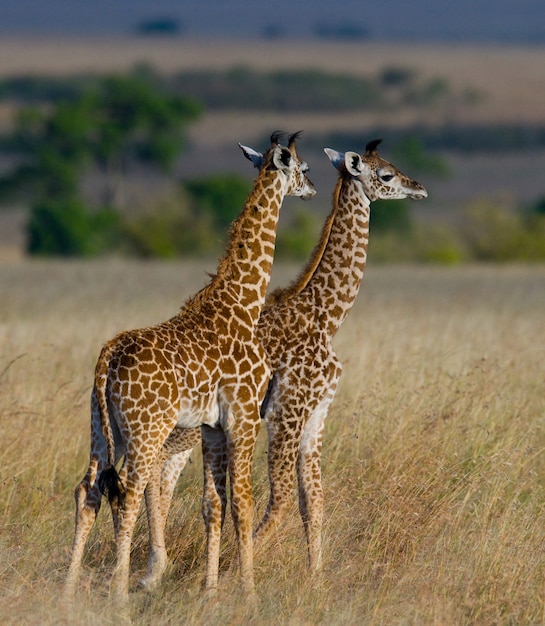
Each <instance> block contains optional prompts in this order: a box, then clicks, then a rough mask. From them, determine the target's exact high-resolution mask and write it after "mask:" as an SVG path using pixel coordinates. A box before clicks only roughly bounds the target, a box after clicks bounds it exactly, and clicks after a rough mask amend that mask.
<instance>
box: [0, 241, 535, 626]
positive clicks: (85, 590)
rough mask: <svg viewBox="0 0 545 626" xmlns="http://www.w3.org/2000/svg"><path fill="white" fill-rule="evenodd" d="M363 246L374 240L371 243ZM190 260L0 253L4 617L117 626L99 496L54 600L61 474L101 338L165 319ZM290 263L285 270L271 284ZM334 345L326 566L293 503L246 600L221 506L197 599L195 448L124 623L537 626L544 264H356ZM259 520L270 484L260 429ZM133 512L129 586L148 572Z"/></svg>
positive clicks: (262, 552) (189, 284) (63, 494)
mask: <svg viewBox="0 0 545 626" xmlns="http://www.w3.org/2000/svg"><path fill="white" fill-rule="evenodd" d="M371 260H372V250H371ZM204 269H209V270H213V269H214V263H213V262H211V263H210V264H209V267H206V268H204V267H203V264H197V263H172V264H161V263H140V264H139V263H131V262H120V261H115V262H105V261H101V262H96V263H83V262H82V263H70V264H63V263H58V262H47V263H44V262H26V263H21V264H12V265H9V264H4V265H3V266H1V272H0V293H1V298H0V420H1V421H0V427H1V442H2V443H1V445H0V458H1V462H0V479H1V483H2V497H1V498H0V515H1V517H0V519H1V523H0V572H1V573H0V622H1V623H2V624H76V625H80V624H110V623H112V624H113V623H117V622H118V619H119V616H117V615H115V614H114V613H113V612H112V610H111V607H109V605H108V602H107V590H108V576H109V573H110V571H111V567H112V564H113V559H114V549H113V532H112V526H111V520H110V518H109V512H107V506H105V507H104V509H103V511H102V512H101V515H100V516H99V519H98V521H97V524H96V525H95V528H94V530H93V532H92V533H91V536H90V540H89V543H88V551H87V556H86V559H85V570H84V574H83V579H82V581H81V587H80V594H79V600H78V602H77V603H76V604H75V605H74V606H71V607H67V606H63V605H62V603H60V601H59V595H60V593H61V591H62V584H63V580H64V577H65V575H66V569H67V562H68V556H69V548H70V543H71V540H72V532H73V515H74V503H73V496H72V493H73V488H74V487H75V485H76V484H77V482H78V481H79V480H80V479H81V477H82V475H83V473H84V471H85V468H86V464H87V454H88V436H89V411H88V399H89V393H90V387H91V383H92V375H93V367H94V362H95V359H96V357H97V355H98V352H99V349H100V346H101V344H102V343H103V342H104V341H105V340H107V339H108V338H110V337H111V336H112V335H113V334H114V333H115V332H117V331H118V330H121V329H124V328H130V327H134V326H141V325H144V324H149V323H154V322H157V321H160V320H162V319H165V318H166V317H168V316H170V315H172V314H174V313H175V312H176V310H177V308H178V306H179V305H180V304H181V303H182V302H183V301H184V300H185V298H186V297H187V296H189V295H190V294H191V293H193V292H194V291H195V290H196V289H197V288H198V287H199V286H201V285H202V284H203V283H204V281H205V280H206V277H205V275H204ZM293 272H294V268H289V267H277V268H276V271H275V282H276V283H284V282H286V280H288V277H289V276H291V275H293ZM336 345H337V348H338V353H339V355H340V357H341V359H342V361H343V362H344V373H343V378H342V382H341V386H340V389H339V392H338V396H337V398H336V400H335V403H334V405H333V407H332V410H331V413H330V416H329V418H328V423H327V428H326V433H325V445H324V451H323V470H324V472H323V473H324V488H325V495H326V507H325V520H324V543H325V546H324V548H325V554H324V557H325V558H324V561H325V566H324V571H323V573H322V575H321V576H320V578H319V579H314V580H313V579H310V578H309V577H308V576H307V571H306V552H305V541H304V536H303V531H302V527H301V523H300V520H299V517H298V513H297V508H296V503H295V497H294V505H293V509H292V511H291V512H290V514H289V516H288V518H287V519H286V522H285V524H284V526H283V527H282V529H281V530H280V531H279V532H278V533H277V535H276V536H275V538H274V539H273V540H272V541H271V542H270V543H269V544H267V545H264V546H258V547H257V548H256V559H255V561H256V583H257V591H258V595H259V605H258V608H257V612H256V613H252V612H251V611H250V609H248V608H247V607H246V604H245V602H244V598H241V597H240V595H239V594H238V593H237V576H236V567H235V566H236V550H235V541H234V536H233V531H232V525H231V521H230V519H229V517H228V519H227V522H226V526H227V538H226V540H225V542H224V547H223V552H222V571H223V573H224V575H223V577H222V580H221V587H220V591H219V595H218V602H217V603H213V604H210V603H208V604H206V603H204V602H203V599H202V593H201V587H200V584H201V580H202V576H203V572H204V529H203V523H202V519H201V516H200V492H201V491H200V490H201V474H200V472H201V467H200V461H199V452H198V451H196V452H195V453H194V455H193V463H192V464H191V465H190V466H189V467H188V468H187V470H186V471H185V472H184V474H183V476H182V479H181V480H180V484H179V487H178V490H177V495H176V498H175V502H174V505H173V509H172V511H171V514H170V517H169V523H168V527H167V536H168V540H169V552H170V556H171V558H172V566H171V567H170V569H169V570H168V572H167V575H166V578H165V581H164V585H163V586H162V588H161V590H160V591H158V592H157V593H155V594H153V595H148V594H145V593H143V592H138V591H136V592H134V593H133V594H132V595H131V601H130V607H129V614H130V616H131V618H132V621H133V623H134V624H142V625H143V624H182V623H183V624H208V623H209V624H212V623H218V622H220V621H221V623H224V624H241V623H253V624H270V623H275V624H356V623H357V624H373V625H375V624H448V625H451V624H536V623H542V622H543V621H544V619H545V615H544V613H545V601H544V598H545V596H544V594H545V577H544V570H545V510H544V507H545V493H544V481H545V368H544V366H543V362H544V357H545V268H544V267H462V268H455V269H445V268H419V267H399V268H390V267H378V268H377V267H370V268H368V270H367V274H366V277H365V279H364V284H363V287H362V292H361V293H360V296H359V299H358V301H357V303H356V306H355V307H354V310H353V311H352V313H351V315H350V317H349V318H348V320H347V322H346V323H345V325H344V326H343V328H342V329H341V331H340V333H339V335H338V337H337V340H336ZM254 479H255V497H256V508H257V511H256V517H257V515H259V514H261V513H262V512H263V509H264V506H265V503H266V498H267V479H266V446H265V429H262V433H261V435H260V440H259V444H258V448H257V452H256V461H255V471H254ZM146 543H147V540H146V523H145V517H144V515H142V519H141V521H140V522H139V525H138V528H137V532H136V536H135V543H134V550H133V564H132V583H133V584H135V583H136V581H137V580H138V576H139V575H141V574H142V573H143V571H144V570H145V563H146Z"/></svg>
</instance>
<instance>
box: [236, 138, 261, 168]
mask: <svg viewBox="0 0 545 626" xmlns="http://www.w3.org/2000/svg"><path fill="white" fill-rule="evenodd" d="M238 147H239V148H240V149H241V150H242V153H243V154H244V156H245V157H246V158H247V159H248V160H249V161H251V162H252V163H253V164H254V167H257V169H258V170H260V169H261V166H262V165H263V155H262V154H261V152H256V150H254V149H253V148H248V146H243V145H242V144H241V143H239V144H238Z"/></svg>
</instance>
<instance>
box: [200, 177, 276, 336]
mask: <svg viewBox="0 0 545 626" xmlns="http://www.w3.org/2000/svg"><path fill="white" fill-rule="evenodd" d="M287 182H288V179H287V177H286V175H285V174H284V173H283V172H281V171H279V170H269V169H268V168H265V169H264V170H262V172H261V174H260V175H259V176H258V178H257V179H256V181H255V184H254V188H253V190H252V192H251V193H250V195H249V197H248V199H247V201H246V204H245V205H244V209H243V210H242V212H241V214H240V215H239V217H238V218H237V219H236V220H235V221H234V222H233V224H232V225H231V229H230V231H229V243H228V245H227V250H226V252H225V255H224V257H223V258H222V260H221V261H220V264H219V267H218V272H217V275H216V276H215V278H214V279H213V281H212V284H211V285H210V287H211V289H212V291H214V292H215V293H216V294H217V295H218V296H219V298H221V304H222V305H224V306H233V307H234V306H236V307H237V308H238V310H240V311H245V315H246V314H247V315H249V316H250V322H251V323H252V324H254V325H255V324H256V323H257V320H258V319H259V315H260V313H261V309H262V307H263V303H264V301H265V294H266V292H267V287H268V285H269V280H270V277H271V270H272V262H273V256H274V248H275V242H276V227H277V224H278V217H279V213H280V207H281V205H282V201H283V199H284V196H285V190H286V186H287Z"/></svg>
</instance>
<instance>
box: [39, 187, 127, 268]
mask: <svg viewBox="0 0 545 626" xmlns="http://www.w3.org/2000/svg"><path fill="white" fill-rule="evenodd" d="M27 234H28V241H27V251H28V252H29V253H30V254H36V255H41V256H91V255H95V254H98V253H100V252H103V251H105V250H107V249H110V248H111V247H112V246H113V245H114V244H115V242H116V241H117V238H118V236H119V218H118V215H117V213H116V212H115V211H112V210H110V209H101V210H100V211H98V212H96V213H91V212H90V211H89V210H88V209H87V208H86V206H85V205H84V204H83V202H81V201H80V200H78V199H77V198H63V199H55V200H44V201H43V202H41V203H39V204H36V205H34V207H32V209H31V212H30V218H29V221H28V226H27Z"/></svg>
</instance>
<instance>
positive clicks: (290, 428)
mask: <svg viewBox="0 0 545 626" xmlns="http://www.w3.org/2000/svg"><path fill="white" fill-rule="evenodd" d="M278 399H279V400H280V402H278V403H277V404H276V407H275V409H276V410H275V409H273V410H272V411H268V416H267V418H266V419H267V422H266V423H267V429H268V436H269V442H268V472H269V485H270V494H269V501H268V503H267V508H266V510H265V513H264V515H263V518H262V519H261V521H260V522H259V524H258V526H257V529H256V531H255V538H256V539H257V540H259V541H260V542H263V541H264V540H266V539H267V538H268V537H269V536H270V535H271V533H272V532H273V531H274V530H275V529H276V528H277V527H278V526H279V524H280V522H281V520H282V518H283V516H284V515H285V513H286V511H287V509H288V508H289V506H290V503H291V502H292V498H293V484H294V481H295V465H296V461H297V452H298V448H299V441H300V439H301V432H302V429H303V423H304V420H303V419H302V418H301V416H299V415H297V414H295V415H293V412H294V407H293V404H292V403H289V402H282V399H281V398H280V397H279V398H278ZM295 412H296V409H295Z"/></svg>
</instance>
